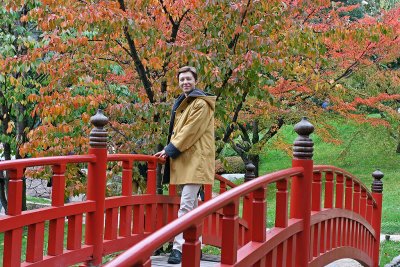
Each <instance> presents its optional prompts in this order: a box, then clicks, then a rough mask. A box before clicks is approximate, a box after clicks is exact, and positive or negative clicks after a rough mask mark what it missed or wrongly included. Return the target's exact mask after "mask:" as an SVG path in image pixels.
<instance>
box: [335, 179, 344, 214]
mask: <svg viewBox="0 0 400 267" xmlns="http://www.w3.org/2000/svg"><path fill="white" fill-rule="evenodd" d="M343 182H344V177H343V174H342V173H336V203H335V207H336V208H338V209H342V208H343V194H344V184H343Z"/></svg>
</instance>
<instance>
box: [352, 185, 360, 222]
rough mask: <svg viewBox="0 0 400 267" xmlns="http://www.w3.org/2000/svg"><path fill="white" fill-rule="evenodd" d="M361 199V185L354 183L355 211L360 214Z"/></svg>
mask: <svg viewBox="0 0 400 267" xmlns="http://www.w3.org/2000/svg"><path fill="white" fill-rule="evenodd" d="M360 198H361V190H360V184H359V183H357V182H355V183H354V194H353V211H354V212H356V213H358V214H360Z"/></svg>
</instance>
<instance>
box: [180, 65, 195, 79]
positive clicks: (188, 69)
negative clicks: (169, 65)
mask: <svg viewBox="0 0 400 267" xmlns="http://www.w3.org/2000/svg"><path fill="white" fill-rule="evenodd" d="M184 72H191V73H192V74H193V77H194V80H195V81H197V71H196V68H195V67H192V66H184V67H182V68H180V69H179V70H178V75H177V76H176V77H177V78H178V80H179V75H180V74H181V73H184Z"/></svg>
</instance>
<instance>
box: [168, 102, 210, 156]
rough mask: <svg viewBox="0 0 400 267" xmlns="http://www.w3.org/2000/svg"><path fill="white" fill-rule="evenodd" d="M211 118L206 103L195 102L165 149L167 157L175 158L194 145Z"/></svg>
mask: <svg viewBox="0 0 400 267" xmlns="http://www.w3.org/2000/svg"><path fill="white" fill-rule="evenodd" d="M212 116H213V111H212V109H211V107H210V106H209V105H208V104H207V102H206V101H204V100H202V99H201V100H197V101H195V103H194V106H193V108H192V110H191V111H190V114H189V116H188V120H187V121H186V123H185V125H184V126H183V127H182V129H181V130H180V131H179V132H177V133H175V135H173V136H172V138H171V141H170V143H169V144H168V145H167V146H166V147H165V152H166V153H167V155H168V156H169V157H171V158H176V157H178V156H179V154H180V153H182V152H184V151H185V150H187V149H188V148H189V147H191V146H192V145H193V144H194V143H196V142H197V141H198V140H199V139H200V137H201V136H202V135H203V134H204V132H205V131H206V130H207V127H208V125H209V121H210V119H211V117H212Z"/></svg>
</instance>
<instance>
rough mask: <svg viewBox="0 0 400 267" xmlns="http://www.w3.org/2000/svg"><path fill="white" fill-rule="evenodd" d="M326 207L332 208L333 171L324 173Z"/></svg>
mask: <svg viewBox="0 0 400 267" xmlns="http://www.w3.org/2000/svg"><path fill="white" fill-rule="evenodd" d="M324 207H325V208H326V209H331V208H333V172H326V173H325V204H324Z"/></svg>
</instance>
